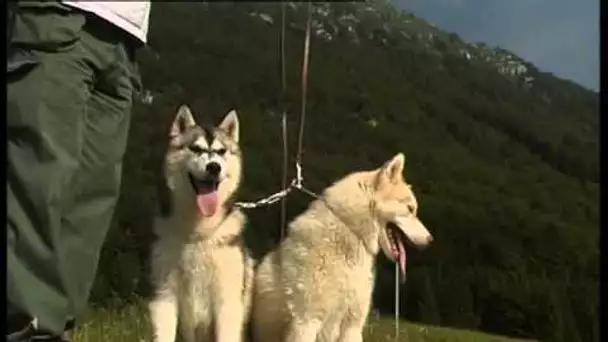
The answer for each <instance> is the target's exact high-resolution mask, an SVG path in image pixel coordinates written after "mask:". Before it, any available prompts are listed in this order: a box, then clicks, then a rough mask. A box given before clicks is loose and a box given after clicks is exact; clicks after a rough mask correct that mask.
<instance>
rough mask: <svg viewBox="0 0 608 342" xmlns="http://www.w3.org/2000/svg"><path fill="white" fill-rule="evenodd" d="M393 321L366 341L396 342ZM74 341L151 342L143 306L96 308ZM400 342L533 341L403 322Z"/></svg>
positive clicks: (373, 327) (375, 324) (370, 329)
mask: <svg viewBox="0 0 608 342" xmlns="http://www.w3.org/2000/svg"><path fill="white" fill-rule="evenodd" d="M394 323H395V322H394V320H393V319H391V318H375V319H370V321H369V322H368V324H367V327H366V329H365V332H364V341H374V342H376V341H377V342H382V341H387V342H389V341H390V342H393V341H395V325H394ZM70 338H71V339H72V341H74V342H143V341H150V326H149V323H148V315H147V312H146V310H145V307H144V306H143V305H141V304H137V305H131V306H126V307H123V308H115V309H93V310H91V312H90V313H89V315H88V317H87V319H86V321H85V322H84V323H83V324H81V325H80V327H78V329H76V330H75V331H74V332H73V333H72V335H71V336H70ZM399 341H402V342H465V341H466V342H532V341H531V340H517V339H511V338H506V337H501V336H496V335H489V334H483V333H479V332H472V331H467V330H457V329H450V328H441V327H434V326H426V325H421V324H413V323H408V322H405V321H402V322H401V324H400V331H399Z"/></svg>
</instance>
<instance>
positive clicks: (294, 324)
mask: <svg viewBox="0 0 608 342" xmlns="http://www.w3.org/2000/svg"><path fill="white" fill-rule="evenodd" d="M322 325H323V324H322V323H321V321H320V320H318V319H311V320H308V321H303V320H301V319H294V320H292V321H291V323H290V325H289V328H288V331H287V339H286V340H285V341H286V342H314V341H316V339H317V335H318V334H319V332H320V331H321V327H322Z"/></svg>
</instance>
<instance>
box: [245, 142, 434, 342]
mask: <svg viewBox="0 0 608 342" xmlns="http://www.w3.org/2000/svg"><path fill="white" fill-rule="evenodd" d="M403 167H404V156H403V154H401V153H400V154H397V155H396V156H395V157H393V158H392V159H391V160H390V161H388V162H386V163H385V164H384V165H383V166H382V167H380V168H378V169H377V170H373V171H360V172H354V173H351V174H349V175H347V176H346V177H344V178H343V179H341V180H339V181H338V182H336V183H334V184H333V185H332V186H330V187H329V188H327V189H326V190H325V191H324V193H323V195H322V196H321V198H319V199H317V200H315V201H313V202H312V204H311V205H310V206H309V208H308V209H307V210H306V211H305V212H304V213H302V214H301V215H299V216H298V217H296V218H295V219H294V220H293V221H292V222H291V223H290V224H289V230H288V233H287V237H286V238H285V240H284V241H283V242H282V243H281V244H280V245H279V247H278V248H277V249H276V250H275V251H273V252H271V253H269V254H268V255H266V256H265V257H264V259H263V260H262V262H261V264H260V265H259V267H258V269H257V271H256V275H255V284H254V294H253V307H252V330H253V335H254V338H255V341H256V342H278V341H288V342H315V341H317V342H320V341H328V342H329V341H348V342H360V341H362V330H363V326H364V325H365V322H366V319H367V317H368V311H369V308H370V301H371V295H372V290H373V286H374V262H375V258H376V255H377V254H378V251H379V250H380V249H382V250H383V252H384V253H385V254H386V255H387V256H388V257H389V258H391V259H392V260H396V261H397V262H399V264H400V268H401V271H402V272H405V247H404V244H403V242H404V241H403V240H405V237H407V238H408V239H409V240H410V241H411V242H413V243H414V244H416V245H419V246H425V245H427V244H429V243H430V242H431V240H432V237H431V234H430V233H429V232H428V230H427V229H426V228H425V227H424V225H423V224H422V223H421V222H420V221H419V220H418V218H417V216H416V214H417V210H418V203H417V201H416V197H415V196H414V193H413V192H412V189H411V187H410V186H409V185H408V184H407V183H406V182H405V181H404V178H403Z"/></svg>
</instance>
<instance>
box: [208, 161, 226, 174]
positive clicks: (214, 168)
mask: <svg viewBox="0 0 608 342" xmlns="http://www.w3.org/2000/svg"><path fill="white" fill-rule="evenodd" d="M221 170H222V168H221V167H220V164H218V163H215V162H213V163H209V164H207V166H206V167H205V171H207V173H208V174H209V175H210V176H217V175H219V174H220V171H221Z"/></svg>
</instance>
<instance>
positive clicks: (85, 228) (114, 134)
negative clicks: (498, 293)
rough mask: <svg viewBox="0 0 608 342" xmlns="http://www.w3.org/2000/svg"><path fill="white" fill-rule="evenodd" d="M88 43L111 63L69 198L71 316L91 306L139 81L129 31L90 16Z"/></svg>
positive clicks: (89, 115) (88, 119) (96, 92)
mask: <svg viewBox="0 0 608 342" xmlns="http://www.w3.org/2000/svg"><path fill="white" fill-rule="evenodd" d="M90 23H91V25H88V24H87V27H86V29H85V32H84V33H83V40H82V41H83V44H87V43H88V42H91V44H92V45H93V46H91V49H93V48H94V47H97V50H98V53H100V54H103V55H104V56H107V60H108V61H109V62H110V63H109V64H108V65H107V67H106V69H104V70H101V72H100V74H99V77H98V80H97V82H96V84H95V85H94V87H93V89H92V93H91V98H90V99H89V102H88V106H87V112H86V116H85V120H84V127H83V132H84V134H83V137H82V150H81V154H80V156H79V158H78V168H77V170H76V172H75V173H74V176H73V177H72V179H71V180H70V183H69V185H68V186H69V187H70V196H69V197H68V198H67V199H66V201H64V206H63V215H62V217H63V223H62V229H64V230H65V231H66V232H73V233H72V234H70V235H69V236H68V235H66V237H65V240H64V241H63V247H62V248H64V252H63V253H64V254H65V255H66V256H69V257H70V258H72V259H76V260H78V262H72V263H71V264H70V265H66V267H65V268H64V269H63V272H64V277H65V279H66V285H67V286H69V287H70V293H71V295H70V299H71V301H72V308H71V311H72V314H73V315H74V316H75V317H79V316H80V315H81V313H82V312H83V310H84V309H85V307H86V304H87V301H88V298H89V294H90V291H91V288H92V285H93V281H94V279H95V275H96V272H97V266H98V261H99V255H100V252H101V248H102V244H103V242H104V240H105V237H106V233H107V232H108V230H109V228H110V226H111V224H112V219H113V216H114V211H115V207H116V204H117V201H118V197H119V194H120V181H121V173H122V161H123V156H124V153H125V150H126V144H127V135H128V132H129V124H130V118H131V106H132V99H133V92H134V86H135V85H136V84H134V82H137V83H138V79H137V77H136V75H135V74H134V70H133V69H134V68H133V67H134V60H133V58H134V57H133V54H134V53H133V51H132V50H133V49H132V47H131V46H128V45H130V44H131V43H132V41H130V40H129V41H126V40H125V38H127V34H126V33H125V32H123V31H121V30H119V29H116V28H114V27H111V26H110V27H108V25H107V24H106V23H105V22H104V21H102V20H101V19H92V20H90Z"/></svg>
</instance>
